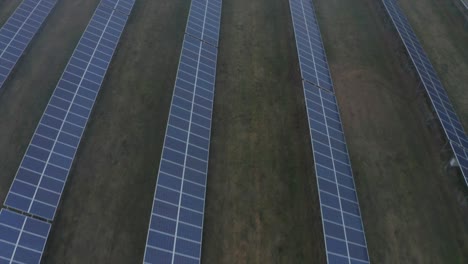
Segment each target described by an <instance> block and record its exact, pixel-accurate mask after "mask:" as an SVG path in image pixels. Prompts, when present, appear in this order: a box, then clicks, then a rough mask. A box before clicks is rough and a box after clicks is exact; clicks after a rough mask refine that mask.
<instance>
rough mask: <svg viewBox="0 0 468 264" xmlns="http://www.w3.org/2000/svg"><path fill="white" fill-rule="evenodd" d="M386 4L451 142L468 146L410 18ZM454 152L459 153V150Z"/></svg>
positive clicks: (394, 5)
mask: <svg viewBox="0 0 468 264" xmlns="http://www.w3.org/2000/svg"><path fill="white" fill-rule="evenodd" d="M383 3H384V6H385V8H386V10H387V12H388V14H389V15H390V18H391V20H392V21H393V24H394V25H395V27H396V29H397V31H398V34H399V35H400V38H401V39H402V41H403V44H404V45H405V47H406V50H407V51H408V54H409V56H410V58H411V60H412V62H413V64H414V66H415V68H416V71H417V72H418V75H419V77H420V79H421V81H422V83H423V85H424V87H425V89H426V92H427V94H428V96H429V98H430V100H431V103H432V106H433V107H434V110H435V112H436V113H437V116H438V118H439V121H440V123H441V125H442V128H443V130H444V132H445V134H446V136H447V138H448V139H449V141H451V142H453V143H454V144H453V143H451V145H452V146H454V145H455V144H456V145H458V146H460V147H463V148H465V149H468V136H467V135H466V132H465V130H464V129H463V126H462V124H461V122H460V120H459V118H458V116H457V114H456V113H455V109H454V108H453V106H452V103H451V102H450V99H449V97H448V95H447V92H446V91H445V89H444V87H443V86H442V83H441V81H440V79H439V77H438V76H437V73H436V71H435V69H434V67H433V66H432V64H431V62H430V61H429V58H428V56H427V55H426V53H425V52H424V50H423V48H422V45H421V43H420V42H419V40H418V38H417V37H416V34H415V33H414V31H413V29H412V28H411V26H410V24H409V22H408V19H407V18H406V16H405V15H404V14H403V12H402V11H401V9H400V7H399V6H398V4H397V3H396V2H395V1H394V0H384V1H383ZM452 149H453V148H452ZM453 151H454V153H455V152H456V151H455V149H453ZM462 173H463V176H464V177H465V178H468V174H466V171H463V170H462ZM467 184H468V182H467Z"/></svg>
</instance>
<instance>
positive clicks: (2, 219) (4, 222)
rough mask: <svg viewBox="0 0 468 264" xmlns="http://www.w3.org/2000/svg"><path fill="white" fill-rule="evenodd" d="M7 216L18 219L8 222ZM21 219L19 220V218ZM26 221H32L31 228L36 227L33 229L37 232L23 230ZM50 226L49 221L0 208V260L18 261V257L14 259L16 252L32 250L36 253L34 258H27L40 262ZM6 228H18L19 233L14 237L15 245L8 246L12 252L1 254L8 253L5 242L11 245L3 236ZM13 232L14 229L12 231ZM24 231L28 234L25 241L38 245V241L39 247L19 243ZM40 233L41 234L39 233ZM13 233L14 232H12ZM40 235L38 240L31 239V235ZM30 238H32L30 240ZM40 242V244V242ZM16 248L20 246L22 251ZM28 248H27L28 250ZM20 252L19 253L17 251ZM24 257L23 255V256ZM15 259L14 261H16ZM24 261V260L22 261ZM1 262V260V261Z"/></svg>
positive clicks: (5, 234) (24, 252)
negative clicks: (40, 230) (41, 230)
mask: <svg viewBox="0 0 468 264" xmlns="http://www.w3.org/2000/svg"><path fill="white" fill-rule="evenodd" d="M7 218H16V219H10V220H18V221H13V222H11V221H10V223H8V222H9V221H8V219H7ZM20 219H21V220H20ZM16 223H19V225H15V226H14V224H16ZM27 223H33V226H31V228H33V229H36V230H35V231H38V232H32V231H34V230H28V231H25V230H24V228H25V226H26V225H27ZM50 228H51V224H50V223H47V222H44V221H40V220H37V219H34V218H31V217H29V216H25V215H21V214H18V213H16V212H13V211H10V210H8V209H4V208H2V209H0V230H2V232H0V245H2V244H3V246H1V247H0V249H2V250H0V262H1V260H2V259H3V260H7V261H14V260H16V261H18V259H15V257H16V256H17V254H26V255H27V254H28V253H29V254H31V252H34V253H36V256H35V257H36V259H34V260H32V259H29V260H31V261H35V260H37V263H39V262H40V260H41V258H42V254H43V253H44V248H45V244H46V243H47V238H48V236H49V233H50ZM6 229H9V230H13V229H14V230H18V229H20V230H19V231H20V232H19V234H18V238H17V239H16V243H15V245H13V247H11V246H10V247H9V248H10V249H13V252H11V253H10V256H9V257H8V256H5V255H4V256H2V255H1V254H8V252H7V251H8V248H7V247H5V246H6V244H9V245H11V243H12V242H8V241H7V240H6V239H5V237H4V236H7V233H8V231H7V232H5V231H6ZM39 229H43V231H46V230H47V231H46V232H39ZM13 232H14V231H13ZM25 232H27V233H26V235H27V236H29V241H26V242H29V243H30V244H29V245H31V244H36V245H38V243H39V246H40V247H41V248H35V249H33V248H29V247H26V246H25V245H21V239H22V238H23V235H24V233H25ZM40 233H42V234H40ZM9 235H10V236H11V235H12V233H11V232H10V233H9ZM13 235H14V234H13ZM33 236H34V237H41V238H43V239H41V238H39V240H38V239H37V238H36V239H33V238H32V237H33ZM25 239H26V240H28V238H25ZM31 239H32V240H31ZM23 243H24V242H23ZM40 243H42V246H41V244H40ZM17 248H20V250H22V251H17ZM28 249H29V250H28ZM18 252H20V253H18ZM37 254H39V256H37ZM23 257H24V256H23ZM33 257H34V256H33ZM16 261H15V263H17V262H16ZM24 262H25V263H26V261H24ZM2 263H3V262H2ZM27 263H33V262H27Z"/></svg>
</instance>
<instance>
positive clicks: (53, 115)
mask: <svg viewBox="0 0 468 264" xmlns="http://www.w3.org/2000/svg"><path fill="white" fill-rule="evenodd" d="M126 21H127V16H126V15H123V14H122V13H120V12H116V11H115V10H112V9H109V8H107V7H105V6H103V5H99V6H98V8H97V9H96V11H95V13H94V15H93V17H92V19H91V21H90V23H89V25H88V27H87V28H86V31H85V32H84V34H83V36H82V37H81V39H80V41H79V43H78V45H77V47H76V49H75V51H74V52H73V55H72V57H71V59H70V61H69V62H68V65H67V67H66V68H65V71H64V73H63V75H62V77H61V78H60V80H59V82H58V84H57V87H56V88H55V90H54V92H53V94H52V96H51V98H50V101H49V103H48V105H47V107H46V110H45V111H44V114H43V115H42V118H41V120H40V122H39V124H38V126H37V128H36V130H35V132H34V135H33V137H32V139H31V142H30V144H29V146H28V148H27V150H26V153H25V155H24V157H23V160H22V161H21V164H20V166H19V169H18V171H17V173H16V176H15V179H14V181H13V184H12V186H11V187H10V191H9V193H8V195H7V198H6V200H5V206H7V207H11V208H15V209H17V210H20V211H23V212H26V213H29V214H33V215H36V216H38V217H42V218H45V219H48V220H52V219H53V218H54V215H55V212H56V210H57V206H58V204H59V201H60V196H61V195H62V191H63V188H64V185H65V182H66V180H67V177H68V173H69V170H70V168H71V165H72V162H73V159H74V157H75V154H76V150H77V148H78V145H79V143H80V140H81V136H82V134H83V131H84V129H85V127H86V124H87V121H88V119H89V116H90V113H91V109H92V107H93V105H94V102H95V100H96V97H97V95H98V92H99V89H100V87H101V84H102V81H103V79H104V76H105V74H106V71H107V69H108V67H109V63H110V61H111V59H112V56H113V53H114V51H115V49H116V47H117V43H118V41H119V39H120V35H121V33H122V31H123V29H124V27H125V24H126Z"/></svg>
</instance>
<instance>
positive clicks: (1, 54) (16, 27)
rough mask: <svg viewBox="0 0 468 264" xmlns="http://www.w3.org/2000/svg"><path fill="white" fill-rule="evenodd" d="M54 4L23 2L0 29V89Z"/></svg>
mask: <svg viewBox="0 0 468 264" xmlns="http://www.w3.org/2000/svg"><path fill="white" fill-rule="evenodd" d="M55 3H56V1H55V0H25V1H23V2H22V3H21V4H20V5H19V6H18V8H17V9H16V10H15V12H14V13H13V15H11V17H10V18H9V19H8V20H7V22H6V23H5V25H3V27H2V28H1V29H0V89H1V88H2V86H3V84H4V83H5V81H6V79H7V78H8V76H9V75H10V73H11V71H12V70H13V68H14V67H15V65H16V63H17V62H18V60H19V58H20V57H21V55H22V54H23V53H24V51H25V49H26V47H27V46H28V45H29V43H30V42H31V40H32V38H33V37H34V35H35V34H36V33H37V31H38V30H39V28H40V27H41V25H42V23H43V22H44V20H45V18H46V17H47V16H48V15H49V13H50V11H51V10H52V8H54V6H55Z"/></svg>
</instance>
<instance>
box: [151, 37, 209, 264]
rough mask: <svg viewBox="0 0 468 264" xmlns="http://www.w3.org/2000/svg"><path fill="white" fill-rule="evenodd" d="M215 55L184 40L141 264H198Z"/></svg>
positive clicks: (197, 43) (189, 39)
mask: <svg viewBox="0 0 468 264" xmlns="http://www.w3.org/2000/svg"><path fill="white" fill-rule="evenodd" d="M216 58H217V49H216V48H215V47H213V46H211V45H209V44H207V43H205V42H202V41H200V40H198V39H196V38H193V37H192V36H190V35H188V34H186V35H185V39H184V42H183V48H182V54H181V57H180V63H179V70H178V72H177V79H176V84H175V88H174V95H173V98H172V104H171V110H170V114H169V121H168V125H167V130H166V137H165V141H164V148H163V152H162V158H161V164H160V168H159V174H158V180H157V185H156V192H155V197H154V204H153V212H152V215H151V222H150V227H149V232H148V241H147V247H146V253H145V259H144V262H145V263H199V262H200V253H201V241H202V228H203V213H204V204H205V188H206V175H207V171H208V151H209V145H210V132H211V114H212V109H213V98H214V88H215V86H214V84H215V75H216Z"/></svg>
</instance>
